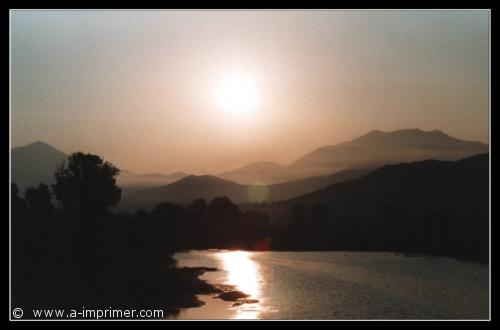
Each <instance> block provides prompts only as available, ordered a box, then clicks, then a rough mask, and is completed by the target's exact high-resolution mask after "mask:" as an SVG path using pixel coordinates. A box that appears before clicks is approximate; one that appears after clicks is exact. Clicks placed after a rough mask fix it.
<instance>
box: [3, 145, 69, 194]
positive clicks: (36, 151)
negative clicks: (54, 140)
mask: <svg viewBox="0 0 500 330" xmlns="http://www.w3.org/2000/svg"><path fill="white" fill-rule="evenodd" d="M66 159H67V155H66V154H65V153H63V152H62V151H60V150H57V149H56V148H54V147H53V146H51V145H49V144H47V143H45V142H41V141H37V142H34V143H30V144H28V145H25V146H22V147H17V148H12V151H11V162H12V163H11V165H12V167H11V170H12V182H14V183H16V184H17V186H18V187H19V189H20V190H21V191H24V190H25V189H27V188H28V187H34V186H37V185H38V184H39V183H45V184H51V183H54V182H55V178H54V172H55V171H56V169H57V166H58V165H59V164H61V163H62V162H64V161H65V160H66Z"/></svg>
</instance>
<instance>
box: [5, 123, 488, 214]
mask: <svg viewBox="0 0 500 330" xmlns="http://www.w3.org/2000/svg"><path fill="white" fill-rule="evenodd" d="M488 150H489V148H488V145H486V144H483V143H479V142H471V141H463V140H459V139H456V138H453V137H451V136H449V135H447V134H445V133H443V132H441V131H438V130H435V131H422V130H419V129H402V130H397V131H393V132H381V131H378V130H374V131H371V132H369V133H367V134H365V135H363V136H361V137H359V138H356V139H354V140H351V141H347V142H344V143H340V144H337V145H333V146H324V147H321V148H318V149H316V150H314V151H312V152H311V153H309V154H306V155H305V156H303V157H301V158H299V159H298V160H296V161H295V162H293V163H292V164H290V165H288V166H284V165H279V164H276V163H273V162H257V163H251V164H248V165H246V166H243V167H241V168H239V169H236V170H234V171H231V172H226V173H222V174H220V175H218V176H217V177H215V176H210V175H203V176H188V174H186V173H183V172H177V173H173V174H168V175H167V174H161V173H151V174H138V173H133V172H130V171H127V170H123V171H122V173H121V174H120V175H119V176H118V178H117V182H118V185H120V186H121V187H122V190H123V194H122V195H123V203H121V206H127V207H132V206H134V205H135V206H141V207H143V206H144V205H145V206H147V207H150V206H151V203H156V202H158V201H171V202H177V203H188V202H190V201H192V200H193V199H196V198H207V199H210V198H213V197H217V196H222V195H226V196H228V197H229V198H231V199H232V200H234V201H235V202H237V203H248V202H251V201H280V200H284V199H288V198H292V197H295V196H299V195H301V194H305V193H308V192H312V191H314V190H316V189H320V188H323V187H326V186H328V185H329V184H332V183H335V182H339V181H342V180H347V179H354V178H357V177H360V176H361V175H363V174H365V173H367V170H369V169H374V168H376V167H379V166H382V165H386V164H397V163H400V162H409V161H418V160H425V159H436V160H458V159H461V158H464V157H468V156H472V155H476V154H480V153H486V152H488ZM66 157H67V155H66V154H64V153H63V152H61V151H59V150H57V149H55V148H54V147H52V146H50V145H48V144H46V143H43V142H35V143H32V144H29V145H27V146H23V147H18V148H13V149H12V182H14V183H16V184H18V186H19V187H20V188H21V190H24V189H25V188H27V187H29V186H35V185H37V184H38V183H40V182H44V183H48V184H50V183H53V181H54V171H55V169H56V167H57V165H58V164H60V163H61V162H62V161H64V160H65V159H66ZM115 165H116V166H118V168H120V164H115ZM341 171H342V172H341ZM336 172H337V174H336V175H332V174H333V173H336ZM254 184H259V185H260V184H263V185H265V186H267V187H261V186H255V185H254ZM249 185H250V186H251V188H250V187H248V186H249ZM263 196H264V197H263ZM153 206H154V205H153Z"/></svg>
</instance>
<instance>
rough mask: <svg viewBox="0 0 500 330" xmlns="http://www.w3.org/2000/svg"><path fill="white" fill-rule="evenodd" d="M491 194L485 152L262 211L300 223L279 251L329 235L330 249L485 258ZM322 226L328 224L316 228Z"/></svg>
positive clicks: (408, 167) (351, 183)
mask: <svg viewBox="0 0 500 330" xmlns="http://www.w3.org/2000/svg"><path fill="white" fill-rule="evenodd" d="M488 196H489V156H488V154H480V155H475V156H472V157H468V158H465V159H462V160H459V161H438V160H426V161H419V162H413V163H401V164H398V165H386V166H383V167H381V168H379V169H377V170H375V171H373V172H371V173H369V174H367V175H365V176H363V177H361V178H358V179H355V180H348V181H344V182H340V183H336V184H333V185H330V186H328V187H326V188H323V189H320V190H317V191H314V192H312V193H309V194H305V195H303V196H299V197H296V198H292V199H290V200H287V201H283V202H279V203H275V204H272V205H268V206H267V207H266V208H265V209H264V208H262V209H264V210H265V211H266V213H267V214H268V216H270V218H271V220H272V221H273V222H274V223H281V224H289V225H290V226H291V228H293V229H291V230H290V232H286V231H284V232H283V233H282V235H283V236H281V237H280V235H277V236H276V237H278V238H277V239H276V240H275V245H274V248H277V249H311V247H312V248H317V247H318V246H317V245H314V244H317V243H318V242H320V241H318V237H322V242H323V243H324V245H323V248H325V247H326V248H327V249H361V250H380V249H382V250H399V251H405V250H407V251H417V252H430V253H441V254H445V255H456V256H460V257H464V258H471V259H475V260H482V261H484V260H487V256H488V231H489V211H488V210H489V198H488ZM254 209H256V210H259V208H258V207H256V208H254ZM318 210H319V211H318ZM318 214H320V215H318ZM318 223H320V224H321V225H318ZM321 226H323V227H325V228H329V229H321V230H320V231H318V230H316V231H314V230H313V229H314V228H323V227H321ZM311 231H312V232H311ZM325 232H327V233H329V234H328V235H326V236H325V234H324V233H325ZM308 237H309V238H308ZM311 237H315V240H311ZM307 242H309V243H307ZM308 244H309V245H308Z"/></svg>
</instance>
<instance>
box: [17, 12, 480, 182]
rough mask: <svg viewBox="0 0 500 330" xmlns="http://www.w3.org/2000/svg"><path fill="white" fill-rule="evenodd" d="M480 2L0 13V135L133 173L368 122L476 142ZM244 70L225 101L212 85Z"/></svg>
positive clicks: (329, 140)
mask: <svg viewBox="0 0 500 330" xmlns="http://www.w3.org/2000/svg"><path fill="white" fill-rule="evenodd" d="M488 20H489V12H488V11H255V12H242V11H223V12H220V11H141V12H134V11H118V12H114V11H56V12H54V11H52V12H51V11H12V12H11V27H12V32H11V64H12V65H11V77H12V79H11V86H12V93H11V101H12V108H11V114H12V120H11V123H12V132H11V136H12V146H19V145H23V144H27V143H30V142H33V141H36V140H42V141H45V142H47V143H50V144H52V145H54V146H55V147H57V148H59V149H60V150H62V151H64V152H68V153H69V152H73V151H77V150H82V151H87V152H92V153H97V154H100V155H102V156H104V157H105V159H107V160H109V161H111V162H113V163H115V164H116V165H118V166H119V167H120V168H123V169H129V170H132V171H137V172H165V173H168V172H173V171H185V172H189V173H195V174H202V173H218V172H222V171H226V170H231V169H234V168H236V167H239V166H242V165H245V164H247V163H249V162H253V161H261V160H269V161H276V162H278V163H282V164H287V163H289V162H292V161H293V160H295V159H296V158H297V157H299V156H301V155H303V154H305V153H307V152H309V151H311V150H313V149H315V148H317V147H319V146H322V145H329V144H336V143H339V142H343V141H345V140H348V139H352V138H355V137H357V136H359V135H361V134H364V133H366V132H368V131H370V130H372V129H380V130H394V129H399V128H416V127H418V128H421V129H424V130H432V129H440V130H443V131H445V132H446V133H448V134H450V135H452V136H455V137H458V138H462V139H467V140H477V141H482V142H487V141H488V99H489V98H488V86H489V71H488V69H489V67H488V59H489V58H488V56H489V49H488V45H489V39H488V31H489V25H488V24H489V23H488ZM242 70H243V71H245V72H249V73H251V75H252V76H253V77H254V78H255V82H256V86H257V87H256V89H257V94H258V99H259V102H258V106H257V107H256V108H255V109H254V110H253V111H251V112H250V113H247V114H245V115H241V116H239V115H231V114H228V112H226V111H223V110H222V109H221V107H220V105H219V104H217V102H216V101H215V99H214V89H215V88H216V86H217V84H218V82H219V81H220V80H221V79H224V77H225V76H227V75H231V74H232V73H233V72H239V71H242Z"/></svg>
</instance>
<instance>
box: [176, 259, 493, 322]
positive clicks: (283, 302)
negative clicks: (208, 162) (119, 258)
mask: <svg viewBox="0 0 500 330" xmlns="http://www.w3.org/2000/svg"><path fill="white" fill-rule="evenodd" d="M175 258H176V259H177V260H178V265H179V266H180V267H183V266H186V267H199V266H205V267H216V268H218V269H219V271H216V272H207V273H205V274H204V275H203V276H202V277H201V278H202V279H205V280H207V281H208V282H210V283H213V284H226V285H235V286H236V287H237V289H238V290H240V291H242V292H244V293H246V294H249V295H250V297H249V298H251V299H256V300H258V302H257V303H250V304H243V305H240V306H233V304H234V303H233V302H228V301H222V300H221V299H217V298H214V296H210V295H200V296H199V298H200V299H201V300H203V301H204V302H205V303H206V304H205V305H204V306H202V307H197V308H188V309H183V310H181V312H180V314H179V315H177V316H176V318H178V319H333V320H341V319H348V320H366V319H488V318H489V270H488V265H483V264H477V263H472V262H464V261H458V260H455V259H451V258H443V257H426V256H417V257H406V256H403V255H401V254H395V253H382V252H376V253H372V252H370V253H365V252H247V251H189V252H181V253H177V254H176V255H175Z"/></svg>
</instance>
